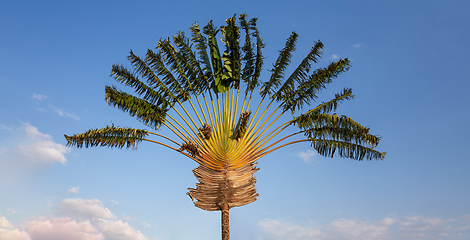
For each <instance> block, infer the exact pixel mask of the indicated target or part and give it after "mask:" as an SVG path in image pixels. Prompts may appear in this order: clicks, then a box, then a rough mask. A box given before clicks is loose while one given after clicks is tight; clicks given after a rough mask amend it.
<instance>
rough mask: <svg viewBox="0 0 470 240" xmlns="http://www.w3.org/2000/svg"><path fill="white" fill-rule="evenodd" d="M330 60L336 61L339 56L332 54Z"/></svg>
mask: <svg viewBox="0 0 470 240" xmlns="http://www.w3.org/2000/svg"><path fill="white" fill-rule="evenodd" d="M331 58H333V60H338V59H339V56H338V55H337V54H333V55H331Z"/></svg>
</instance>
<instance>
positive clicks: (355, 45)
mask: <svg viewBox="0 0 470 240" xmlns="http://www.w3.org/2000/svg"><path fill="white" fill-rule="evenodd" d="M353 47H354V48H360V47H362V44H360V43H356V44H354V45H353Z"/></svg>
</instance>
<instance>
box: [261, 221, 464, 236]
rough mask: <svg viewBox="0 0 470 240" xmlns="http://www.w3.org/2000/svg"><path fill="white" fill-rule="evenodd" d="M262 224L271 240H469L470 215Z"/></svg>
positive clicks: (264, 234) (265, 233) (266, 222)
mask: <svg viewBox="0 0 470 240" xmlns="http://www.w3.org/2000/svg"><path fill="white" fill-rule="evenodd" d="M259 227H260V229H261V232H262V236H263V237H261V239H269V240H281V239H291V240H307V239H309V240H310V239H315V240H336V239H348V240H394V239H402V240H454V239H468V237H469V236H470V217H468V216H464V217H461V218H458V219H447V220H446V219H442V218H437V217H422V216H412V217H400V218H389V217H387V218H384V219H382V220H380V221H377V222H369V221H365V220H356V219H337V220H334V221H332V222H330V223H328V224H326V225H316V224H313V223H306V224H298V223H293V222H289V221H282V220H273V219H265V220H262V221H260V222H259Z"/></svg>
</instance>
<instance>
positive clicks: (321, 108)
mask: <svg viewBox="0 0 470 240" xmlns="http://www.w3.org/2000/svg"><path fill="white" fill-rule="evenodd" d="M351 99H354V95H353V93H352V90H351V89H350V88H344V89H343V91H341V92H340V93H337V94H335V98H333V99H331V100H330V101H328V102H322V103H321V104H320V105H318V106H316V107H315V108H313V109H311V110H308V111H307V112H306V113H305V114H320V113H331V112H332V111H335V110H336V108H337V107H338V104H340V103H341V102H343V101H344V100H351Z"/></svg>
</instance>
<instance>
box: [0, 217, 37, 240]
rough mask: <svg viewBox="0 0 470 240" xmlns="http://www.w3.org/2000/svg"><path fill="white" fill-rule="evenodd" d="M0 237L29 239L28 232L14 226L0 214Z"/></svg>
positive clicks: (7, 239) (17, 239) (19, 239)
mask: <svg viewBox="0 0 470 240" xmlns="http://www.w3.org/2000/svg"><path fill="white" fill-rule="evenodd" d="M0 239H2V240H31V237H30V236H29V234H28V233H26V232H24V231H21V230H19V229H18V228H15V227H14V226H13V225H12V224H11V223H10V222H8V220H7V219H6V218H5V217H2V216H0Z"/></svg>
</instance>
